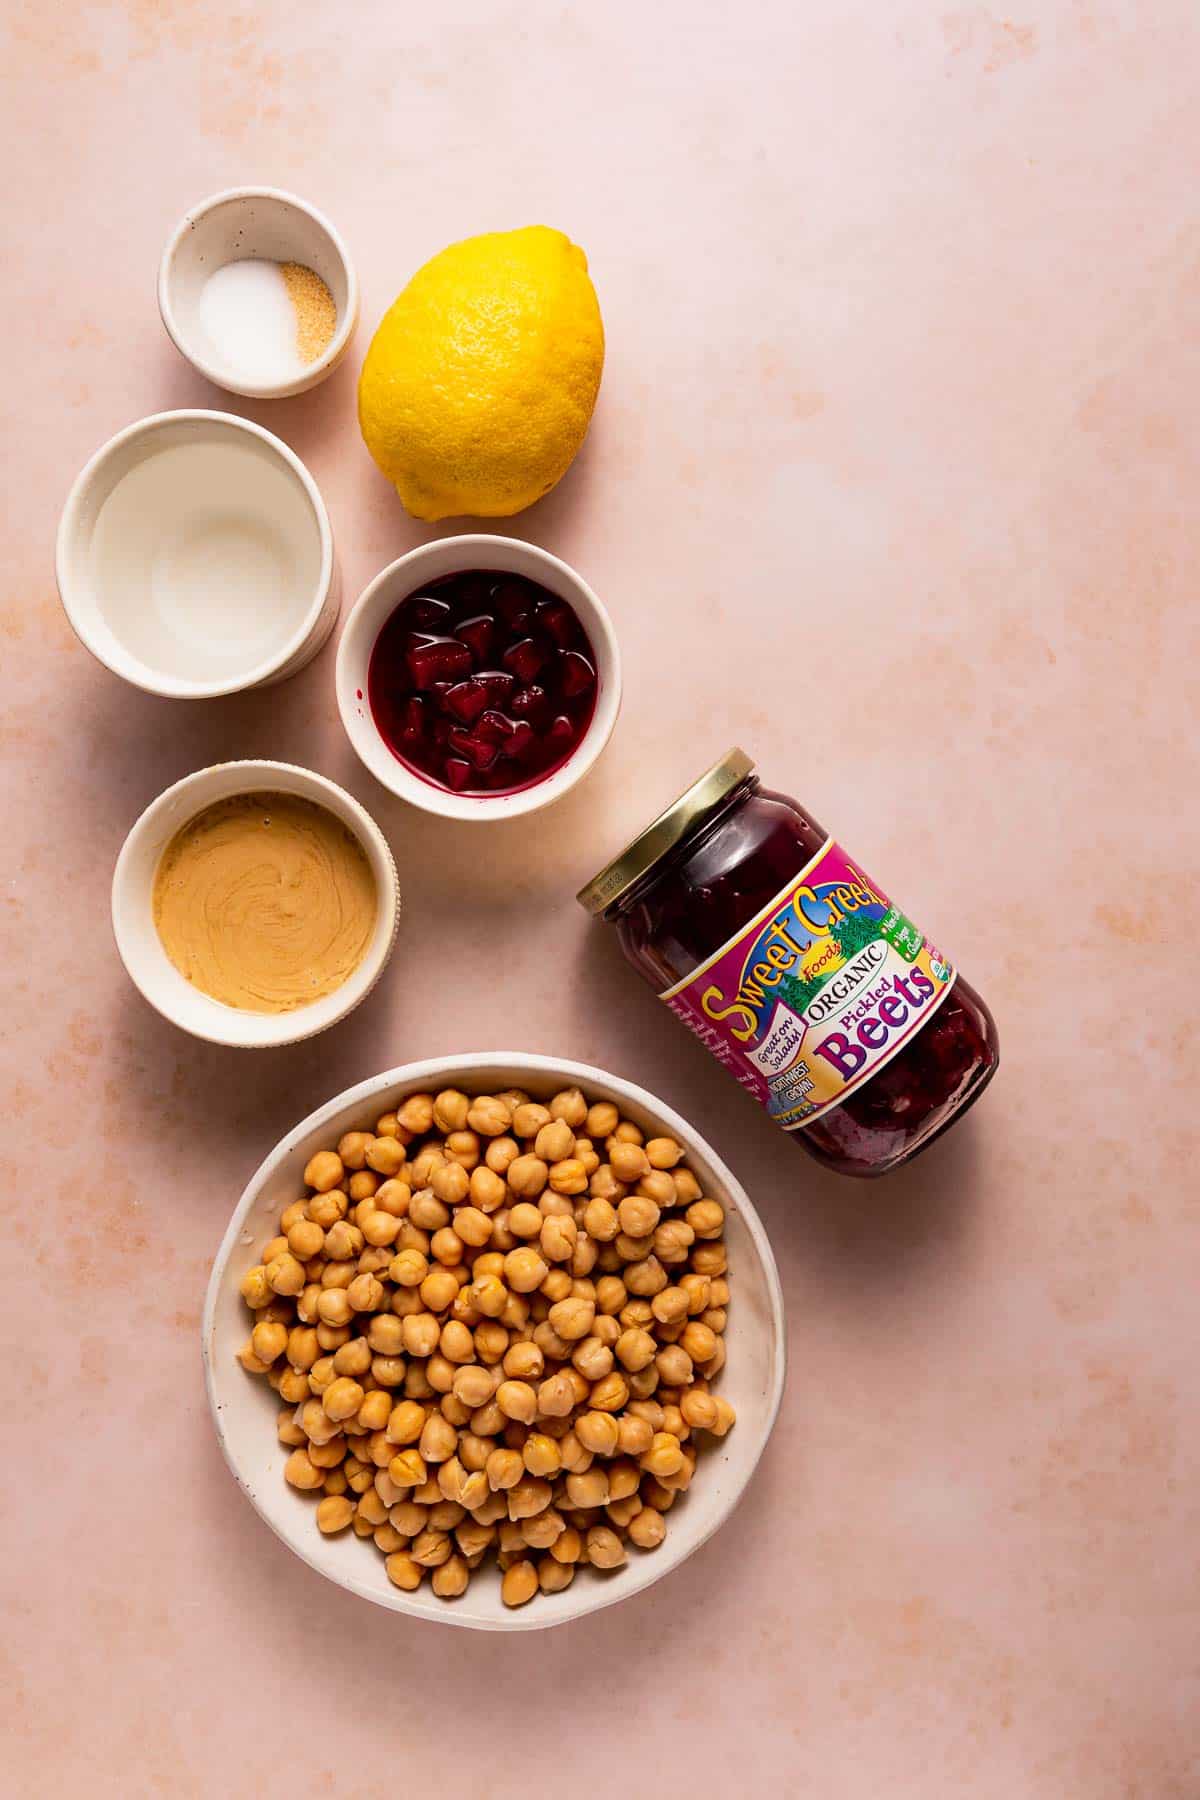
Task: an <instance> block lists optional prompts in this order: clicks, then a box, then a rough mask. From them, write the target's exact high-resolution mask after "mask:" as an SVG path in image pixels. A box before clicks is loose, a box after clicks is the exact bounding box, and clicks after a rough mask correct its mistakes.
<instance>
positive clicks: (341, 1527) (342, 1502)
mask: <svg viewBox="0 0 1200 1800" xmlns="http://www.w3.org/2000/svg"><path fill="white" fill-rule="evenodd" d="M353 1518H354V1502H353V1501H352V1500H347V1499H346V1497H345V1495H344V1494H342V1495H333V1496H328V1497H327V1498H326V1499H324V1500H321V1501H320V1502H319V1503H318V1505H317V1530H318V1531H321V1532H324V1534H325V1536H326V1537H333V1536H334V1535H335V1534H336V1533H337V1532H339V1531H345V1530H346V1529H347V1528H348V1527H349V1525H350V1523H351V1520H352V1519H353Z"/></svg>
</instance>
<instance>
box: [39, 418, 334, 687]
mask: <svg viewBox="0 0 1200 1800" xmlns="http://www.w3.org/2000/svg"><path fill="white" fill-rule="evenodd" d="M55 566H56V572H57V576H58V591H59V595H60V597H61V599H62V603H63V606H64V608H65V609H66V614H67V618H68V619H69V620H70V622H71V624H72V626H73V627H74V629H75V631H76V633H77V635H78V636H79V638H80V639H81V641H82V642H83V643H84V645H85V646H86V647H87V649H89V650H90V651H91V653H92V655H93V656H95V657H96V658H97V659H98V660H99V661H100V662H102V663H103V664H104V665H105V667H106V668H108V669H111V670H112V672H113V674H114V675H120V676H121V677H122V679H123V680H125V681H129V682H132V683H133V685H134V686H135V687H140V688H144V689H145V690H146V692H147V693H151V694H163V695H166V696H167V697H169V698H171V699H207V698H209V697H211V696H213V695H216V694H233V693H237V692H239V691H240V690H241V689H243V688H250V687H261V686H265V685H266V684H268V683H270V682H275V681H282V680H284V678H285V677H286V676H289V675H294V674H295V673H296V672H297V670H298V669H302V668H303V667H304V665H305V664H306V663H308V662H310V661H311V660H312V658H313V657H314V656H315V655H316V654H317V651H318V650H319V649H320V648H321V646H322V645H323V644H324V642H325V640H326V639H327V638H328V636H329V634H330V632H331V631H332V630H333V627H334V624H335V622H336V620H337V616H338V606H339V602H340V584H339V580H338V571H337V563H336V560H335V558H334V553H333V533H332V531H331V530H330V527H329V515H328V513H327V512H326V510H325V502H324V501H323V500H322V498H321V493H320V489H319V488H318V487H317V484H316V482H315V481H314V480H313V478H312V476H311V475H310V474H309V472H308V470H307V469H306V468H305V466H304V464H303V463H302V462H301V461H300V458H299V457H298V456H297V455H296V454H295V453H294V451H292V450H289V449H288V447H287V445H286V444H284V443H281V441H280V440H279V438H277V437H275V436H273V435H272V433H271V432H269V431H264V430H263V428H262V426H261V425H255V424H252V423H251V421H250V420H249V419H239V418H235V417H234V415H233V414H232V413H221V412H200V411H186V412H166V413H155V414H154V415H153V416H152V417H151V418H148V419H141V420H139V421H138V423H137V424H136V425H130V426H127V427H126V429H125V430H124V431H120V432H118V433H117V435H116V437H114V438H110V439H109V441H108V443H107V444H104V445H103V446H102V447H101V448H100V449H99V450H97V452H96V454H95V455H94V456H93V457H92V459H91V461H90V462H89V463H88V464H87V466H86V467H85V468H84V469H83V470H82V471H81V473H80V474H79V475H78V476H77V478H76V480H75V483H74V485H73V486H72V488H71V491H70V493H69V494H68V496H67V503H66V506H65V507H64V508H63V514H62V518H61V520H60V521H59V527H58V542H57V546H56V554H55Z"/></svg>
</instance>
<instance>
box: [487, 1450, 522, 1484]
mask: <svg viewBox="0 0 1200 1800" xmlns="http://www.w3.org/2000/svg"><path fill="white" fill-rule="evenodd" d="M484 1472H485V1474H486V1475H487V1481H488V1486H489V1487H490V1488H491V1489H492V1491H493V1492H496V1491H499V1490H504V1489H508V1488H514V1487H516V1485H517V1483H518V1481H520V1480H522V1479H523V1477H524V1475H525V1464H524V1462H523V1461H522V1459H521V1456H520V1454H519V1452H518V1451H516V1450H508V1449H499V1450H493V1451H492V1452H491V1454H490V1456H489V1457H488V1459H487V1463H486V1464H485V1469H484Z"/></svg>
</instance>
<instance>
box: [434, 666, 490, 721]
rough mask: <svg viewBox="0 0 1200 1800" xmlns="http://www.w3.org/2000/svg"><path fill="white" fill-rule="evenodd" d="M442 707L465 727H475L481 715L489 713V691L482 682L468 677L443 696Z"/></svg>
mask: <svg viewBox="0 0 1200 1800" xmlns="http://www.w3.org/2000/svg"><path fill="white" fill-rule="evenodd" d="M442 705H443V706H444V707H445V708H446V711H447V712H452V713H453V714H454V716H455V718H456V719H461V720H462V722H463V724H464V725H473V724H474V723H475V721H476V719H477V718H478V717H479V715H480V713H482V712H486V711H487V707H488V691H487V689H486V688H485V687H484V685H483V683H482V682H480V681H475V680H473V679H472V678H471V677H470V676H468V677H467V679H466V681H460V682H459V683H458V684H457V686H455V687H452V688H451V689H450V691H449V692H448V693H447V694H445V695H444V696H443V698H442Z"/></svg>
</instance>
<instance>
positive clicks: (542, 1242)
mask: <svg viewBox="0 0 1200 1800" xmlns="http://www.w3.org/2000/svg"><path fill="white" fill-rule="evenodd" d="M578 1240H579V1230H578V1227H577V1226H576V1224H575V1221H574V1219H573V1218H571V1217H570V1215H569V1214H568V1215H566V1216H551V1217H550V1218H548V1219H546V1220H545V1221H544V1222H543V1224H542V1228H541V1233H540V1236H539V1240H538V1243H539V1248H540V1250H541V1253H542V1255H543V1256H544V1257H545V1258H546V1261H547V1262H552V1263H564V1262H570V1260H571V1258H572V1257H573V1256H574V1254H575V1248H576V1245H577V1243H578Z"/></svg>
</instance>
